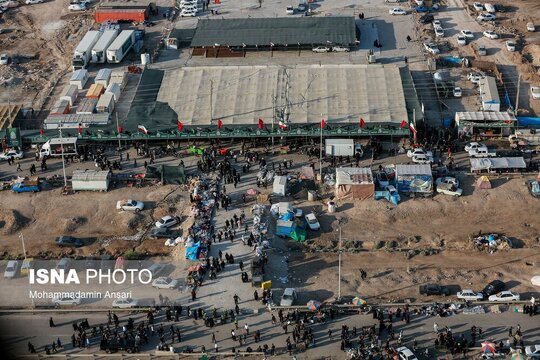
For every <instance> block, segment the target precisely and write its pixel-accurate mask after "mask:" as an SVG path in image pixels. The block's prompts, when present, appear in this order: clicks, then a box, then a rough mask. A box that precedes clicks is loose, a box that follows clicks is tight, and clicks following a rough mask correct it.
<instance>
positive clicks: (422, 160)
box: [411, 155, 433, 164]
mask: <svg viewBox="0 0 540 360" xmlns="http://www.w3.org/2000/svg"><path fill="white" fill-rule="evenodd" d="M411 160H412V162H413V163H415V164H431V163H432V162H433V158H430V157H428V156H426V155H414V156H413V157H412V158H411Z"/></svg>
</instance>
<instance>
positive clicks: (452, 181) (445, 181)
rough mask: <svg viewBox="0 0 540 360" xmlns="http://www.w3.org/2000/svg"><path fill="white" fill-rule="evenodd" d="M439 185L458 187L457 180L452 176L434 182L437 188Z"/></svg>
mask: <svg viewBox="0 0 540 360" xmlns="http://www.w3.org/2000/svg"><path fill="white" fill-rule="evenodd" d="M440 184H450V185H454V186H456V187H459V180H458V179H456V178H455V177H452V176H444V177H440V178H438V179H437V180H435V185H437V186H439V185H440Z"/></svg>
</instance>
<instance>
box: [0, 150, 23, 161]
mask: <svg viewBox="0 0 540 360" xmlns="http://www.w3.org/2000/svg"><path fill="white" fill-rule="evenodd" d="M23 156H24V153H23V152H22V151H21V150H15V149H12V150H8V151H6V152H4V153H3V154H0V160H9V159H10V158H13V159H14V160H19V159H22V158H23Z"/></svg>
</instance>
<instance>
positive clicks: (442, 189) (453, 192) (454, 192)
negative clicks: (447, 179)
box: [437, 183, 463, 197]
mask: <svg viewBox="0 0 540 360" xmlns="http://www.w3.org/2000/svg"><path fill="white" fill-rule="evenodd" d="M437 193H439V194H444V195H449V196H456V197H457V196H461V194H463V189H460V188H458V187H457V186H455V185H452V184H444V183H443V184H439V185H437Z"/></svg>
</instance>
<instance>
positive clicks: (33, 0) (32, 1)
mask: <svg viewBox="0 0 540 360" xmlns="http://www.w3.org/2000/svg"><path fill="white" fill-rule="evenodd" d="M42 2H43V0H26V5H32V4H40V3H42Z"/></svg>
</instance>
